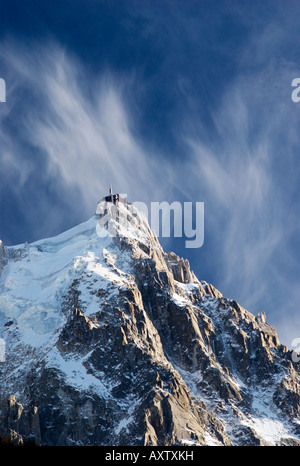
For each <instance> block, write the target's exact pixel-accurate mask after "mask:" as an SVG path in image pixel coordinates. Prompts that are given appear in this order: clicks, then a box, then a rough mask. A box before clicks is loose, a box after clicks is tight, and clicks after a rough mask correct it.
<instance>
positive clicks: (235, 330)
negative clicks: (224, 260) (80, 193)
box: [0, 204, 300, 445]
mask: <svg viewBox="0 0 300 466" xmlns="http://www.w3.org/2000/svg"><path fill="white" fill-rule="evenodd" d="M112 208H113V206H111V207H109V209H108V210H109V212H108V214H109V213H110V209H112ZM118 209H119V211H120V212H119V213H120V216H119V217H118V218H115V217H114V216H113V215H112V216H111V222H110V223H111V224H110V227H111V228H112V230H114V232H115V235H113V236H107V235H105V234H104V233H105V232H104V231H103V230H102V229H101V228H100V227H99V223H98V220H99V217H98V216H95V217H93V218H91V219H90V220H88V221H87V222H85V223H83V224H81V225H79V226H77V227H75V228H73V229H71V230H69V231H67V232H65V233H63V234H61V235H59V236H57V237H55V238H49V239H45V240H41V241H38V242H36V243H33V244H31V245H28V244H26V245H21V246H16V247H10V248H5V247H4V246H3V245H2V244H1V245H0V272H2V274H1V279H0V323H1V331H2V333H1V335H0V336H1V338H3V339H4V340H5V342H6V358H5V362H2V363H0V371H1V374H0V377H1V387H2V389H1V394H0V397H1V400H0V402H1V411H0V435H2V436H4V435H6V436H7V435H8V436H9V437H10V438H11V439H12V440H13V441H15V442H22V441H24V440H28V439H34V440H35V442H36V443H37V444H41V445H179V444H180V445H289V444H298V443H300V441H299V439H300V427H299V420H300V417H299V416H300V379H299V365H298V364H296V363H294V362H293V361H292V358H291V353H290V352H289V351H288V350H287V348H286V347H284V346H283V345H281V344H280V342H279V340H278V337H277V333H276V329H274V328H273V327H272V326H271V325H269V324H268V323H267V322H266V319H265V316H264V315H260V316H256V317H255V316H253V315H252V314H251V313H249V312H248V311H246V310H245V309H244V308H243V307H241V306H240V305H239V304H238V303H237V302H236V301H234V300H230V299H227V298H225V297H223V296H222V294H221V293H220V292H219V291H218V290H216V289H215V288H214V287H213V286H212V285H210V284H207V283H206V282H204V281H199V280H198V279H197V277H196V276H195V275H194V273H193V272H192V271H191V270H190V266H189V263H188V261H186V260H184V259H181V258H179V257H178V256H176V254H174V253H168V254H166V253H165V252H164V251H163V250H162V248H161V246H160V244H159V242H158V239H157V237H156V236H155V235H154V233H153V232H152V231H151V230H150V227H149V225H148V223H147V221H146V219H145V217H144V216H143V215H142V214H141V213H140V212H139V211H138V210H137V209H136V208H135V207H134V206H132V205H123V204H120V205H119V206H118ZM99 228H100V229H99ZM110 231H111V230H110Z"/></svg>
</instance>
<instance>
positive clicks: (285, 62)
mask: <svg viewBox="0 0 300 466" xmlns="http://www.w3.org/2000/svg"><path fill="white" fill-rule="evenodd" d="M299 15H300V4H299V2H296V1H292V0H286V1H276V0H272V1H263V2H262V1H255V0H254V1H251V2H249V1H242V0H239V1H230V0H198V1H193V0H185V1H180V0H172V1H171V0H170V1H164V0H159V1H158V0H151V1H150V0H144V1H136V0H126V1H121V0H113V1H112V0H110V1H103V0H85V1H83V0H72V1H69V0H64V1H57V0H54V1H53V0H52V1H51V2H50V1H48V0H42V1H33V0H31V1H29V0H23V1H22V2H20V1H15V0H10V1H0V77H1V78H4V79H5V81H6V86H7V102H6V103H0V163H1V165H0V166H1V171H0V212H1V217H0V219H1V221H0V238H1V239H2V240H3V242H4V244H6V245H12V244H18V243H22V242H24V241H28V242H32V241H34V240H37V239H40V238H42V237H46V236H51V235H54V234H57V233H59V232H61V231H63V230H65V229H67V228H69V227H72V226H74V225H75V224H77V223H79V222H81V221H84V220H86V219H87V218H89V217H90V216H91V215H93V213H94V211H95V206H96V203H97V201H98V200H99V198H100V197H102V196H103V194H105V193H106V191H107V188H108V185H109V184H110V183H112V184H113V187H114V188H115V189H116V190H118V191H119V192H125V193H128V196H129V199H131V200H134V201H143V202H146V203H149V202H151V201H168V202H170V203H171V202H173V201H180V202H188V201H194V202H197V201H198V202H204V203H205V241H204V245H203V247H202V248H199V249H186V248H185V247H184V245H185V239H184V238H182V239H180V238H176V239H172V238H171V239H162V241H161V242H162V244H163V246H164V248H165V249H166V250H174V251H175V252H176V253H177V254H179V255H180V256H183V257H186V258H188V259H189V260H190V263H191V266H192V269H193V270H194V271H195V273H196V275H197V276H198V278H200V279H203V280H206V281H208V282H211V283H213V284H214V285H215V286H216V287H217V288H218V289H220V291H221V292H223V294H224V295H225V296H227V297H229V298H233V299H236V300H237V301H238V302H240V304H241V305H243V306H244V307H246V308H247V309H248V310H249V311H250V312H253V313H254V314H256V313H258V312H261V311H265V312H266V314H267V320H268V322H269V323H271V324H273V325H275V326H276V327H277V328H278V331H279V337H280V339H281V341H282V342H283V343H285V344H287V345H290V344H291V341H292V339H293V338H299V337H300V314H299V301H300V290H299V275H300V274H299V256H300V244H299V229H300V225H299V188H298V184H299V175H300V164H299V147H300V130H299V128H300V113H299V112H300V103H298V104H297V103H295V102H293V101H292V99H291V93H292V88H291V82H292V80H293V79H294V78H296V77H300V53H299V52H300V28H299V19H298V18H299V17H300V16H299Z"/></svg>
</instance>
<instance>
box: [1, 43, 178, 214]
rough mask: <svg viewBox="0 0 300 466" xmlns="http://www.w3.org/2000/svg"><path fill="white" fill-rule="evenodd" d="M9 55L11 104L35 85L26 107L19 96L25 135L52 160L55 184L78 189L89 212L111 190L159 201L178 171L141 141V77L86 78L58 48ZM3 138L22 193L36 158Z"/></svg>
mask: <svg viewBox="0 0 300 466" xmlns="http://www.w3.org/2000/svg"><path fill="white" fill-rule="evenodd" d="M3 50H5V52H4V51H3V52H2V59H4V60H5V61H6V63H7V64H8V65H9V68H10V71H11V73H12V74H14V79H13V82H12V83H11V87H13V88H14V89H10V96H9V99H8V102H9V101H10V98H11V99H12V100H13V99H14V93H15V94H17V95H18V92H17V91H19V92H21V91H20V90H24V86H25V88H26V83H29V86H30V94H31V95H32V97H33V100H32V101H28V99H26V100H25V103H24V100H23V101H22V98H20V96H19V102H18V104H19V105H20V102H21V105H23V107H22V111H21V113H22V117H23V118H22V127H21V131H22V133H23V134H25V135H26V136H25V139H26V141H27V142H28V143H29V144H30V150H31V151H32V153H37V154H39V157H40V158H44V168H45V170H46V173H45V175H46V176H47V177H48V178H49V179H53V180H54V182H55V179H56V178H57V179H58V183H64V185H65V187H69V188H70V189H74V193H77V194H76V195H77V196H80V202H81V204H83V206H85V208H86V211H87V212H90V211H91V209H93V208H94V206H95V202H96V201H97V200H98V197H99V196H102V195H103V194H104V193H106V191H107V189H108V186H109V184H110V183H112V184H113V186H115V187H116V188H117V189H118V191H119V192H125V193H129V194H130V196H131V198H132V199H133V200H143V201H146V202H148V201H150V200H151V197H152V196H153V195H154V196H156V197H158V198H159V192H160V190H161V187H162V186H163V179H164V176H165V173H166V172H168V173H171V172H172V166H171V165H169V164H168V163H167V161H166V160H165V159H163V157H161V154H159V153H157V152H156V151H154V149H153V148H151V147H149V146H146V145H145V144H144V142H143V141H142V140H141V139H140V138H139V137H138V136H137V128H136V125H135V119H134V117H133V115H132V109H133V108H134V107H135V103H134V100H135V97H134V92H135V89H136V86H138V83H136V82H135V79H134V77H132V76H122V78H121V79H120V78H118V77H116V76H115V75H114V74H113V73H112V72H109V71H106V72H104V73H102V74H101V75H98V76H96V75H95V74H93V73H92V72H90V71H87V72H86V70H85V69H84V66H83V65H82V63H80V62H79V61H78V60H77V59H76V58H75V57H72V56H71V55H70V53H67V52H66V51H65V50H63V49H62V48H61V47H60V46H58V45H57V44H53V43H50V44H49V43H48V44H47V45H44V46H42V45H41V46H36V44H35V45H34V47H29V46H27V47H26V46H20V44H18V46H16V45H12V44H6V47H5V48H4V49H3ZM8 105H9V103H8ZM24 105H26V109H25V108H24ZM13 111H15V109H13V108H12V112H13ZM6 118H7V115H6ZM1 137H2V142H3V144H2V149H3V148H4V147H6V150H2V153H1V162H2V164H4V165H3V166H4V167H5V170H6V172H7V173H9V172H10V171H11V172H12V171H13V172H14V173H13V174H14V180H15V186H16V189H18V188H21V187H22V186H24V183H25V182H26V180H28V177H29V176H30V174H31V173H32V170H34V166H33V167H32V163H30V159H31V157H30V155H28V153H27V156H26V157H25V158H22V157H21V156H20V147H17V146H16V144H14V141H13V138H12V137H7V136H6V135H5V134H4V132H3V133H2V136H1ZM34 176H38V174H37V173H36V172H35V173H34ZM161 196H162V194H161Z"/></svg>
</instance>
